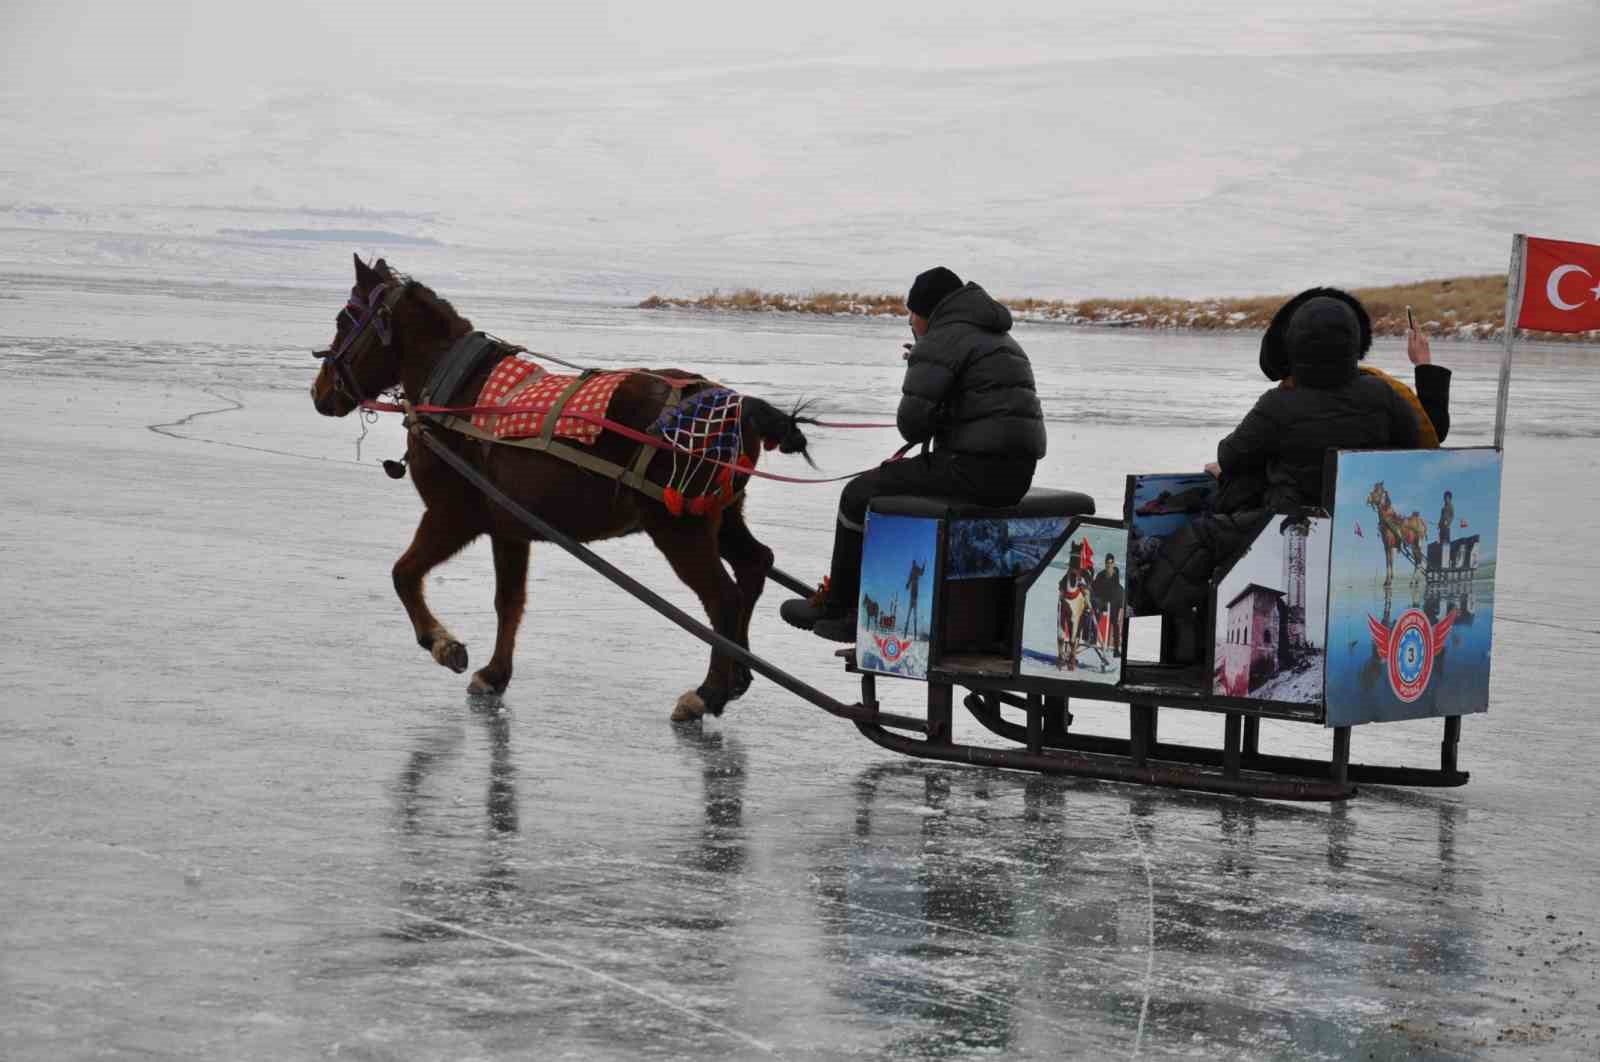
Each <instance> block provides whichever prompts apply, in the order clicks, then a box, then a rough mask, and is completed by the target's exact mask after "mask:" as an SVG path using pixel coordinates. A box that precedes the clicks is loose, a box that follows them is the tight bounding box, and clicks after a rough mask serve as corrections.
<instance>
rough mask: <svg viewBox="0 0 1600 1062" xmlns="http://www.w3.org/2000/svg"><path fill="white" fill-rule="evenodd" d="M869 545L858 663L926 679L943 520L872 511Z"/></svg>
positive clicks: (870, 668)
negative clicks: (935, 567) (940, 525)
mask: <svg viewBox="0 0 1600 1062" xmlns="http://www.w3.org/2000/svg"><path fill="white" fill-rule="evenodd" d="M865 543H866V544H865V546H864V547H863V549H862V553H861V596H860V600H859V602H858V604H857V608H858V609H859V612H858V614H857V617H856V660H857V665H858V666H859V667H860V668H861V669H862V670H863V671H876V672H879V673H881V674H885V675H898V676H901V677H903V678H919V679H920V678H926V677H927V674H928V639H929V637H930V635H931V628H932V625H933V570H934V558H935V556H936V554H937V551H938V548H939V521H938V520H933V519H925V518H921V517H914V516H889V515H885V514H883V513H868V514H867V530H866V540H865Z"/></svg>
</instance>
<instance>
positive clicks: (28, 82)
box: [0, 0, 1536, 91]
mask: <svg viewBox="0 0 1600 1062" xmlns="http://www.w3.org/2000/svg"><path fill="white" fill-rule="evenodd" d="M1535 3H1536V0H1529V5H1532V4H1535ZM1529 5H1522V6H1529ZM1436 6H1437V5H1429V4H1423V3H1420V2H1408V0H1392V2H1387V3H1384V2H1380V0H1349V2H1346V3H1342V4H1340V5H1338V6H1337V7H1334V8H1330V7H1329V6H1328V5H1323V4H1309V3H1308V4H1305V5H1288V4H1281V3H1280V4H1255V3H1251V2H1248V0H1226V2H1224V3H1221V4H1214V5H1212V10H1213V12H1214V14H1209V15H1208V14H1207V13H1206V12H1204V11H1197V10H1196V9H1195V8H1193V7H1191V6H1188V5H1180V4H1174V3H1171V2H1168V0H1118V2H1116V3H1103V2H1088V0H1005V2H998V3H990V4H985V5H984V6H983V7H982V8H981V10H980V9H978V8H975V7H973V6H972V5H970V4H967V3H964V2H954V0H874V2H870V3H866V4H863V3H860V2H857V0H807V2H805V3H803V4H783V5H776V4H763V3H751V2H749V0H677V2H674V3H660V2H643V0H621V2H618V0H585V2H582V3H561V4H551V3H541V4H529V5H523V6H518V5H513V4H507V3H500V2H492V0H448V2H444V3H439V4H416V3H401V2H396V0H389V2H381V0H340V2H338V3H333V2H328V0H273V2H269V3H261V2H256V0H214V2H207V3H188V2H180V0H146V2H140V3H124V2H115V0H0V8H3V10H4V23H5V31H6V32H5V33H4V34H3V35H0V50H3V51H0V55H3V62H0V86H4V87H5V88H7V89H10V90H18V89H23V90H38V91H59V90H62V89H77V90H92V89H111V90H163V89H172V88H182V89H188V90H194V89H196V88H202V87H203V88H209V89H212V90H216V89H218V88H219V87H222V86H226V85H230V84H232V85H239V84H244V85H246V86H250V85H257V84H274V85H276V84H282V83H292V82H295V81H301V80H309V81H315V82H319V83H321V82H331V81H338V82H341V83H345V84H348V83H349V82H350V81H351V80H352V79H353V78H366V77H390V78H393V77H404V78H408V79H426V78H450V79H460V80H468V81H480V80H481V81H494V80H504V79H506V77H507V75H508V74H511V73H512V72H516V73H519V74H521V75H523V76H525V77H528V78H532V79H536V78H539V77H542V76H546V75H549V74H559V75H563V76H572V75H581V74H582V73H585V72H595V73H606V74H612V75H614V74H617V73H625V72H627V71H630V70H646V71H652V70H661V69H671V68H680V67H695V66H697V65H713V66H725V65H732V64H743V63H749V64H762V63H770V62H774V61H780V60H790V61H795V60H798V61H807V60H821V59H836V58H840V57H855V58H860V59H864V60H869V61H873V62H881V63H892V64H897V65H898V64H905V65H913V66H915V65H922V64H926V65H929V66H941V67H945V66H949V65H950V64H952V63H959V62H961V61H962V60H963V59H965V60H967V61H969V62H972V63H981V62H984V61H987V60H992V59H994V58H996V57H1005V58H1006V59H1008V60H1011V61H1016V62H1019V63H1020V62H1028V61H1040V60H1047V59H1049V60H1058V59H1061V58H1064V57H1070V56H1074V55H1079V56H1096V57H1105V56H1108V55H1115V54H1119V53H1127V54H1148V53H1152V52H1153V53H1171V52H1179V51H1206V52H1210V53H1218V52H1236V51H1256V52H1259V51H1262V50H1278V49H1282V50H1286V51H1294V50H1300V49H1303V48H1308V47H1309V48H1322V47H1326V46H1327V44H1328V42H1329V40H1330V39H1335V38H1336V39H1339V41H1340V47H1341V48H1345V47H1348V48H1349V49H1350V50H1355V51H1362V50H1367V49H1371V48H1382V47H1387V46H1392V45H1393V44H1395V43H1396V41H1395V38H1394V34H1393V31H1392V30H1387V31H1385V32H1384V34H1383V35H1382V39H1375V38H1374V37H1373V36H1371V35H1370V34H1364V33H1363V29H1364V28H1367V29H1370V28H1371V27H1373V26H1377V25H1383V26H1388V27H1393V26H1394V25H1395V24H1396V17H1397V13H1398V11H1399V9H1404V8H1407V7H1411V8H1415V9H1416V11H1417V13H1418V14H1419V15H1420V16H1423V17H1427V16H1428V15H1429V14H1430V13H1433V11H1432V9H1433V8H1435V7H1436ZM1297 7H1298V8H1299V9H1298V10H1297V9H1296V8H1297ZM1494 7H1495V5H1494V4H1493V3H1485V2H1483V0H1474V2H1472V3H1467V4H1453V5H1452V14H1451V18H1452V19H1453V20H1455V21H1457V22H1459V23H1460V24H1462V25H1463V26H1470V25H1471V24H1472V23H1473V22H1474V20H1476V19H1481V18H1491V19H1492V17H1493V10H1494ZM1365 9H1371V11H1372V13H1373V14H1374V15H1377V14H1378V13H1379V12H1382V17H1381V18H1370V19H1369V18H1367V17H1366V10H1365ZM1402 21H1403V19H1402ZM1436 24H1437V23H1435V25H1436ZM1452 43H1453V42H1452V41H1451V40H1450V39H1448V38H1444V37H1441V35H1440V34H1438V33H1437V31H1436V30H1435V31H1432V32H1430V33H1427V34H1422V35H1419V36H1417V37H1416V38H1414V39H1409V40H1406V41H1405V42H1404V44H1405V46H1406V47H1409V48H1424V47H1429V46H1434V47H1450V46H1452Z"/></svg>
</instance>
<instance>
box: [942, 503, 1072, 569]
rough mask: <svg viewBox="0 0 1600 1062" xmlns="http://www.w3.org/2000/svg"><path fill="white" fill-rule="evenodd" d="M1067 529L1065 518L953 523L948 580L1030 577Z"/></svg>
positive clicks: (948, 537) (948, 546)
mask: <svg viewBox="0 0 1600 1062" xmlns="http://www.w3.org/2000/svg"><path fill="white" fill-rule="evenodd" d="M1066 527H1067V518H1066V517H1064V516H1039V517H1012V518H1010V519H1005V520H999V519H982V520H951V521H950V530H949V533H948V534H947V535H946V537H945V544H944V548H945V558H944V570H945V578H946V579H992V578H996V577H1006V578H1015V577H1016V576H1019V575H1027V574H1028V573H1029V572H1031V571H1033V570H1034V569H1035V568H1037V567H1038V566H1039V564H1040V562H1042V561H1043V560H1044V558H1045V555H1046V554H1047V553H1049V552H1050V548H1051V547H1052V546H1053V545H1055V541H1056V539H1057V538H1058V537H1060V535H1061V532H1062V531H1064V530H1066Z"/></svg>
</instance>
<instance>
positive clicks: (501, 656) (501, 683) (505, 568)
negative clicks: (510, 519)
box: [467, 535, 529, 693]
mask: <svg viewBox="0 0 1600 1062" xmlns="http://www.w3.org/2000/svg"><path fill="white" fill-rule="evenodd" d="M492 541H493V544H494V611H495V616H496V617H497V619H498V621H499V622H498V625H497V626H496V627H495V632H494V656H492V657H490V658H489V663H488V665H487V666H485V667H483V668H481V669H479V671H478V673H477V674H475V675H473V676H472V681H471V682H469V683H467V691H468V692H470V693H504V692H505V690H506V687H507V686H508V685H510V684H511V658H512V656H513V654H515V652H516V648H517V628H518V627H519V626H521V625H522V609H523V606H524V605H526V604H527V601H528V548H529V547H528V543H526V542H523V541H522V540H520V539H515V538H506V537H504V536H502V535H495V536H494V537H493V540H492Z"/></svg>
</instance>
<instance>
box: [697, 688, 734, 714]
mask: <svg viewBox="0 0 1600 1062" xmlns="http://www.w3.org/2000/svg"><path fill="white" fill-rule="evenodd" d="M694 692H695V696H696V697H698V698H699V700H700V703H701V704H702V705H704V706H705V709H704V710H705V712H706V714H707V715H721V714H722V710H723V709H724V708H726V707H727V706H728V702H729V701H730V700H732V699H733V698H732V697H729V696H728V692H727V691H726V690H724V689H721V688H720V687H717V686H707V685H702V686H700V687H699V688H698V689H696V690H695V691H694Z"/></svg>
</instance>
